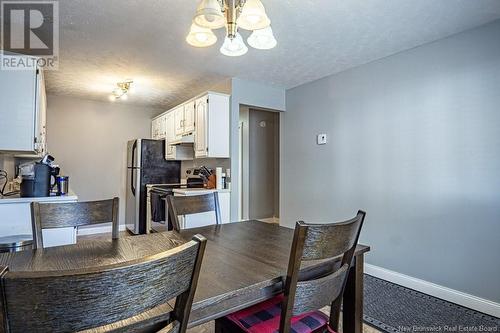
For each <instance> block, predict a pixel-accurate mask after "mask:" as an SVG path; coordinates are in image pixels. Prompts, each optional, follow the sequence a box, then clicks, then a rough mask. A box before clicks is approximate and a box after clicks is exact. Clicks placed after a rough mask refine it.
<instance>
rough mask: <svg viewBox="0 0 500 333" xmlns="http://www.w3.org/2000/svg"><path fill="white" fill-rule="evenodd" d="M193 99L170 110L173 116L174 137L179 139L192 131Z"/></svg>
mask: <svg viewBox="0 0 500 333" xmlns="http://www.w3.org/2000/svg"><path fill="white" fill-rule="evenodd" d="M194 105H195V103H194V101H190V102H187V103H186V104H184V105H181V106H178V107H177V108H175V109H174V110H173V111H172V112H173V113H174V117H175V137H176V138H177V139H180V138H181V137H182V136H183V135H189V134H191V133H193V131H194Z"/></svg>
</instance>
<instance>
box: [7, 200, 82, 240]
mask: <svg viewBox="0 0 500 333" xmlns="http://www.w3.org/2000/svg"><path fill="white" fill-rule="evenodd" d="M32 201H36V202H41V203H71V202H77V201H78V197H77V196H76V195H74V194H70V195H68V196H59V197H56V196H52V197H37V198H16V197H8V198H3V199H0V216H1V222H2V223H0V237H5V236H14V235H31V234H32V227H31V208H30V204H31V202H32ZM76 234H77V230H76V228H75V227H68V228H56V229H44V230H42V235H43V245H44V247H51V246H59V245H68V244H75V243H76Z"/></svg>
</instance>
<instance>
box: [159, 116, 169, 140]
mask: <svg viewBox="0 0 500 333" xmlns="http://www.w3.org/2000/svg"><path fill="white" fill-rule="evenodd" d="M165 120H166V117H165V115H163V116H161V117H160V118H158V139H159V140H162V139H165V138H166V136H167V124H166V121H165Z"/></svg>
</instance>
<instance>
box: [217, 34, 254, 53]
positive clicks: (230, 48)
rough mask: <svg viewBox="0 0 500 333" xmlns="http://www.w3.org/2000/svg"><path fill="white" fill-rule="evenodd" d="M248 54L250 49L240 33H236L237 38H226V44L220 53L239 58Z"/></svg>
mask: <svg viewBox="0 0 500 333" xmlns="http://www.w3.org/2000/svg"><path fill="white" fill-rule="evenodd" d="M247 52H248V47H247V46H246V45H245V42H244V41H243V38H241V35H240V34H239V33H236V37H234V38H233V39H230V38H228V37H226V39H224V44H222V47H221V48H220V53H222V54H223V55H226V56H228V57H238V56H242V55H244V54H245V53H247Z"/></svg>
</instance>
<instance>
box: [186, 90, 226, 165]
mask: <svg viewBox="0 0 500 333" xmlns="http://www.w3.org/2000/svg"><path fill="white" fill-rule="evenodd" d="M195 124H196V125H195V134H194V155H195V157H200V158H229V135H230V130H229V129H230V126H229V96H227V95H222V94H216V93H208V94H206V95H204V96H202V97H200V98H198V99H197V100H196V121H195Z"/></svg>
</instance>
